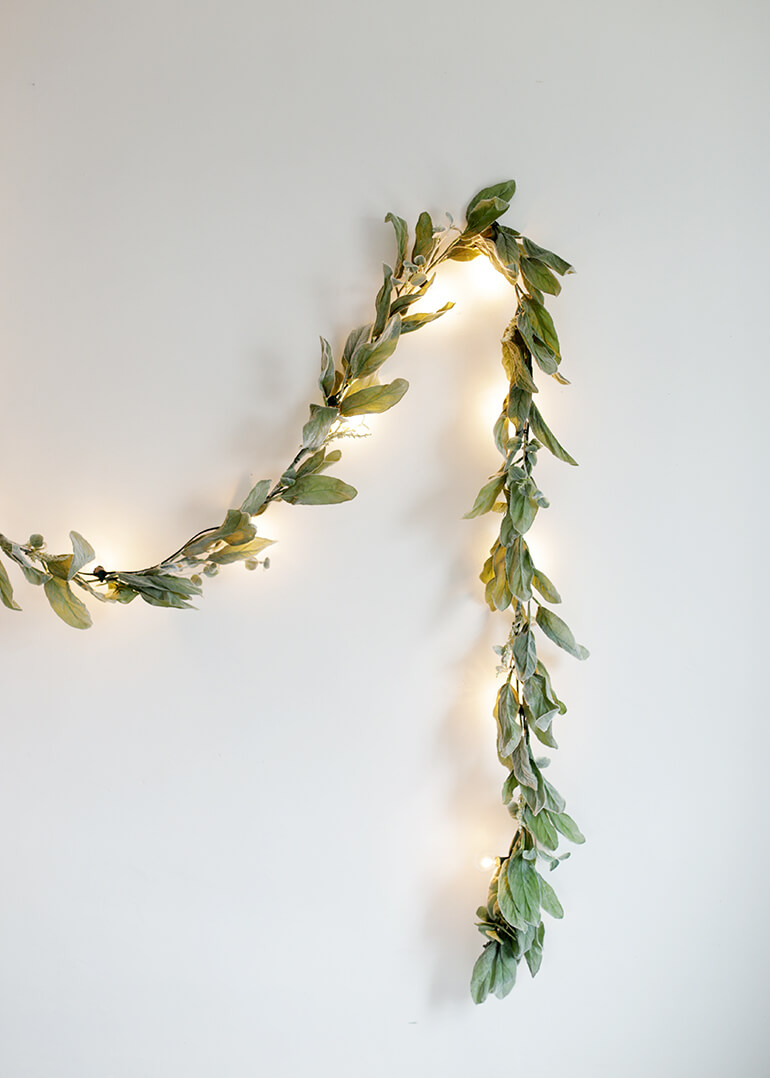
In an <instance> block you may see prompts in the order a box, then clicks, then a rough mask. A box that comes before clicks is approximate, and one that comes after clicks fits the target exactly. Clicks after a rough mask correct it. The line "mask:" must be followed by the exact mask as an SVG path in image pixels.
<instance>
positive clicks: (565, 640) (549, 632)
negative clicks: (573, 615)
mask: <svg viewBox="0 0 770 1078" xmlns="http://www.w3.org/2000/svg"><path fill="white" fill-rule="evenodd" d="M537 623H538V625H539V626H540V628H541V629H542V630H543V632H544V633H545V635H546V636H547V637H548V638H549V640H553V642H554V644H556V645H557V646H558V647H560V648H563V649H564V651H566V652H569V654H570V655H574V656H575V658H576V659H587V658H588V656H589V654H590V652H589V651H588V648H585V647H583V645H582V644H578V643H577V642H576V640H575V637H574V636H573V635H572V630H571V629H570V627H569V625H567V623H566V622H565V621H562V619H561V618H560V617H559V615H558V614H554V612H553V610H549V609H548V608H547V607H545V606H538V608H537Z"/></svg>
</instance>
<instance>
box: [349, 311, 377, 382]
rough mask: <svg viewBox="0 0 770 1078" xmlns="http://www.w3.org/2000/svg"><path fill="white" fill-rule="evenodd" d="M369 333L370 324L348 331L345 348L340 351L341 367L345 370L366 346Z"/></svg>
mask: <svg viewBox="0 0 770 1078" xmlns="http://www.w3.org/2000/svg"><path fill="white" fill-rule="evenodd" d="M371 333H372V324H371V322H370V323H369V324H368V325H366V326H358V328H357V329H352V330H351V331H350V333H349V334H348V339H347V340H346V341H345V347H344V348H343V349H342V366H343V368H344V369H345V370H348V368H349V367H350V366H351V363H352V361H353V357H354V356H357V355H358V353H359V352H360V351H361V349H362V348H363V347H364V345H365V344H367V342H368V341H369V338H370V336H371ZM354 373H355V372H354Z"/></svg>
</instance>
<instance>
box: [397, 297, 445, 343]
mask: <svg viewBox="0 0 770 1078" xmlns="http://www.w3.org/2000/svg"><path fill="white" fill-rule="evenodd" d="M453 307H454V303H445V304H444V306H443V307H441V308H439V310H437V311H432V312H430V311H428V312H425V313H424V314H410V315H407V317H406V318H404V319H403V320H402V322H401V335H402V336H403V335H404V333H411V332H412V331H413V330H415V329H420V328H421V327H422V326H426V325H427V324H428V322H435V321H436V319H437V318H441V316H442V314H446V312H447V311H451V310H452V308H453Z"/></svg>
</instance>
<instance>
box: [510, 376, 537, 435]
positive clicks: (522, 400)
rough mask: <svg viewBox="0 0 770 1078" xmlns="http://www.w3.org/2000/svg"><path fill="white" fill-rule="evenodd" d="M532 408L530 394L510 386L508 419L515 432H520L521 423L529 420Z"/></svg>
mask: <svg viewBox="0 0 770 1078" xmlns="http://www.w3.org/2000/svg"><path fill="white" fill-rule="evenodd" d="M531 406H532V394H531V393H527V392H526V390H523V389H519V388H518V387H517V386H512V387H511V389H510V392H509V393H508V418H509V419H510V420H511V422H512V423H513V425H514V427H515V428H516V430H520V429H521V426H522V424H523V423H526V422H527V420H528V419H529V412H530V408H531Z"/></svg>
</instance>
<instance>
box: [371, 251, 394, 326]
mask: <svg viewBox="0 0 770 1078" xmlns="http://www.w3.org/2000/svg"><path fill="white" fill-rule="evenodd" d="M382 272H383V274H384V275H385V280H384V281H383V282H382V288H381V289H380V290H379V292H378V293H377V300H376V303H375V310H376V317H375V319H374V328H373V329H372V336H373V337H379V335H380V334H381V333H382V331H383V329H385V323H386V322H387V320H388V315H389V314H390V297H391V295H392V293H393V270H392V269H391V268H390V266H383V267H382Z"/></svg>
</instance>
